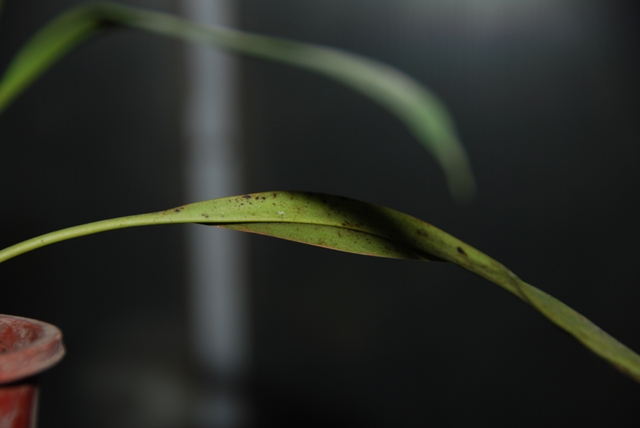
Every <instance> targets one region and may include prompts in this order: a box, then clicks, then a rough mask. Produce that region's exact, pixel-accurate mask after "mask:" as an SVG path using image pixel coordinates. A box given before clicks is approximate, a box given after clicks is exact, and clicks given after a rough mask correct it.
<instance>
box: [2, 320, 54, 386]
mask: <svg viewBox="0 0 640 428" xmlns="http://www.w3.org/2000/svg"><path fill="white" fill-rule="evenodd" d="M2 324H5V325H8V328H13V329H14V330H16V329H18V330H20V332H24V334H29V335H30V336H34V337H29V339H28V342H27V343H26V344H24V343H23V344H20V345H19V346H18V347H15V348H4V347H2V345H1V342H0V384H6V383H11V382H15V381H18V380H21V379H25V378H28V377H31V376H34V375H36V374H38V373H40V372H42V371H44V370H46V369H48V368H50V367H52V366H54V365H55V364H57V363H58V362H59V361H60V360H61V359H62V357H64V354H65V349H64V346H63V344H62V332H61V331H60V329H58V328H57V327H56V326H53V325H51V324H47V323H45V322H42V321H38V320H33V319H30V318H24V317H18V316H14V315H1V314H0V326H1V325H2ZM0 340H1V337H0Z"/></svg>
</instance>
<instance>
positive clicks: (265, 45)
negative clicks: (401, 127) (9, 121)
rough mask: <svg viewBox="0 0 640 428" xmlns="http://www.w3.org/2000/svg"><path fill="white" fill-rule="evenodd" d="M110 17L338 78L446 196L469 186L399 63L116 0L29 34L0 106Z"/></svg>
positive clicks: (433, 101)
mask: <svg viewBox="0 0 640 428" xmlns="http://www.w3.org/2000/svg"><path fill="white" fill-rule="evenodd" d="M114 24H117V25H124V26H129V27H133V28H138V29H143V30H147V31H151V32H155V33H159V34H162V35H165V36H170V37H175V38H179V39H183V40H187V41H192V42H200V43H205V44H209V45H212V46H216V47H220V48H224V49H228V50H230V51H234V52H238V53H242V54H245V55H250V56H254V57H259V58H264V59H269V60H272V61H278V62H282V63H285V64H289V65H292V66H296V67H300V68H304V69H307V70H309V71H313V72H316V73H319V74H321V75H324V76H326V77H329V78H332V79H334V80H336V81H338V82H341V83H343V84H345V85H346V86H348V87H350V88H351V89H353V90H355V91H358V92H360V93H361V94H363V95H365V96H367V97H369V98H371V99H372V100H374V101H376V102H377V103H379V104H380V105H381V106H382V107H384V108H386V109H387V110H388V111H389V112H391V113H392V114H394V115H396V116H397V117H398V118H399V119H400V120H402V121H403V122H404V124H405V125H406V126H407V127H408V128H409V129H410V130H411V132H412V133H413V134H414V135H415V137H416V138H417V139H418V140H419V141H420V142H422V143H423V144H424V145H425V147H426V148H427V149H428V150H429V151H430V152H431V153H432V154H433V156H434V157H435V158H436V160H437V161H438V163H439V164H440V166H441V167H442V168H443V170H444V173H445V175H446V177H447V181H448V184H449V189H450V191H451V193H452V195H453V196H454V197H456V198H457V199H460V200H465V199H468V198H470V197H472V196H473V194H474V192H475V184H474V180H473V175H472V173H471V168H470V166H469V162H468V159H467V155H466V153H465V151H464V149H463V147H462V145H461V144H460V142H459V140H458V137H457V135H456V132H455V129H454V127H453V121H452V119H451V118H450V116H449V114H448V113H447V110H446V108H445V107H444V105H443V104H442V102H441V101H440V100H439V99H438V98H437V97H436V96H435V95H434V94H433V93H431V92H430V91H429V90H428V89H426V88H425V87H424V86H422V85H421V84H419V83H418V82H416V81H415V80H414V79H412V78H410V77H409V76H407V75H406V74H404V73H402V72H400V71H399V70H397V69H395V68H392V67H390V66H388V65H386V64H382V63H380V62H377V61H373V60H371V59H368V58H364V57H361V56H358V55H355V54H351V53H347V52H344V51H341V50H338V49H332V48H328V47H323V46H317V45H312V44H308V43H299V42H294V41H290V40H285V39H280V38H275V37H266V36H259V35H256V34H249V33H244V32H241V31H234V30H229V29H224V28H217V27H208V26H204V25H199V24H195V23H192V22H189V21H186V20H183V19H180V18H177V17H174V16H171V15H167V14H162V13H156V12H149V11H144V10H140V9H136V8H131V7H127V6H123V5H118V4H112V3H94V4H88V5H82V6H79V7H76V8H73V9H71V10H69V11H68V12H66V13H64V14H62V15H60V16H59V17H58V18H56V19H55V20H53V21H52V22H51V23H49V24H48V25H47V26H46V27H44V28H43V29H42V30H40V31H39V32H38V33H37V34H36V35H34V36H33V38H32V39H31V40H30V41H29V42H28V43H27V44H26V45H25V46H24V48H23V49H22V50H21V51H20V52H19V53H18V55H17V56H16V57H15V59H14V60H13V62H12V63H11V64H10V65H9V67H8V68H7V70H6V73H5V75H4V77H3V79H2V80H1V81H0V112H2V110H3V109H4V108H5V107H6V106H7V105H8V104H9V103H10V102H11V101H12V100H13V99H14V98H15V97H16V96H17V95H18V94H20V93H21V92H22V91H23V90H24V89H25V88H26V87H27V86H28V85H29V84H31V83H32V82H33V81H34V80H35V79H37V78H38V77H39V76H40V75H41V74H42V73H44V72H45V71H46V70H47V69H48V68H49V67H51V66H52V65H53V64H54V63H55V62H56V61H57V60H58V59H60V58H61V57H62V56H63V55H64V54H66V53H67V52H68V51H69V50H71V49H73V48H74V47H75V46H77V45H78V44H80V43H81V42H83V41H84V40H86V39H88V38H89V37H91V36H93V35H95V34H97V33H99V32H101V31H103V30H105V29H106V28H108V27H109V26H111V27H112V26H113V25H114Z"/></svg>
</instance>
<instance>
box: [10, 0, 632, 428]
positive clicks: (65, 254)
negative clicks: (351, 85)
mask: <svg viewBox="0 0 640 428" xmlns="http://www.w3.org/2000/svg"><path fill="white" fill-rule="evenodd" d="M72 3H73V2H70V1H69V2H63V1H58V2H55V3H53V2H46V3H43V2H35V1H27V0H23V1H20V2H17V1H9V2H8V4H7V5H6V10H5V11H4V12H3V16H2V18H1V21H0V64H6V63H7V61H8V60H9V58H10V56H11V54H12V53H13V52H15V50H16V46H18V45H19V44H20V43H22V42H23V41H24V40H25V39H26V37H27V36H28V35H29V34H31V33H33V31H34V30H35V29H36V28H37V27H38V26H39V25H41V24H42V23H44V22H46V20H47V19H48V17H50V16H52V15H53V14H54V13H55V12H56V11H58V10H62V9H63V8H64V7H65V6H68V5H70V4H72ZM140 4H142V3H140ZM144 4H146V5H150V6H153V7H156V8H164V9H165V10H176V9H177V8H178V6H179V5H178V4H177V3H175V2H169V1H167V2H164V3H163V2H151V1H149V2H146V3H144ZM483 6H484V7H486V9H482V7H483ZM470 8H473V9H470ZM237 15H238V20H239V24H240V26H241V27H243V28H245V29H248V30H252V31H258V32H264V33H267V34H274V35H281V36H287V37H292V38H296V39H299V40H304V41H312V42H317V43H323V44H329V45H332V46H338V47H342V48H345V49H349V50H354V51H357V52H359V53H362V54H365V55H368V56H371V57H373V58H375V59H379V60H382V61H386V62H389V63H391V64H393V65H395V66H397V67H398V68H400V69H402V70H405V71H406V72H408V73H409V74H410V75H412V76H414V77H415V78H417V79H418V80H419V81H421V82H424V83H425V84H427V85H428V86H429V87H430V88H432V89H433V90H434V91H435V92H436V93H437V94H439V95H440V96H441V97H442V98H443V100H444V101H445V102H446V104H447V105H448V106H449V107H450V108H451V111H452V112H453V115H454V117H455V119H456V122H457V124H458V128H459V132H460V135H461V137H462V140H463V141H464V143H465V145H466V147H467V149H468V151H469V154H470V157H471V160H472V163H473V165H474V168H475V172H476V176H477V179H478V185H479V195H478V199H477V200H476V201H475V202H474V203H473V204H471V205H469V206H458V205H456V204H454V203H453V202H452V201H451V200H450V198H449V197H448V195H447V193H446V188H445V183H444V179H443V177H442V174H441V172H440V171H439V170H438V168H437V166H436V165H435V163H434V162H433V160H432V159H430V158H429V156H428V155H427V154H426V153H425V152H424V150H423V149H421V148H420V146H419V145H418V144H417V143H416V142H415V141H414V140H413V139H412V137H411V136H410V135H409V134H408V132H407V131H406V130H404V129H403V127H402V126H401V125H400V124H399V122H398V121H397V120H396V119H394V118H393V117H391V116H389V115H388V114H387V113H386V112H384V111H383V110H382V109H380V108H379V107H377V106H376V105H374V104H372V103H371V102H369V101H368V100H366V99H364V98H363V97H361V96H359V95H357V94H354V93H352V92H350V91H348V90H346V89H344V88H342V87H340V86H338V85H336V84H334V83H332V82H330V81H327V80H325V79H323V78H320V77H317V76H315V75H312V74H310V73H307V72H303V71H299V70H294V69H290V68H287V67H285V66H280V65H277V64H271V63H266V62H263V61H258V60H251V59H244V60H242V62H241V69H240V73H241V86H240V90H241V106H242V107H241V133H242V144H243V148H244V152H245V159H246V165H247V171H248V172H247V177H246V182H245V183H246V185H245V189H246V190H247V191H261V190H276V189H300V190H312V191H321V192H328V193H337V194H342V195H345V196H349V197H354V198H359V199H363V200H367V201H370V202H374V203H378V204H383V205H387V206H390V207H393V208H396V209H399V210H401V211H405V212H408V213H410V214H413V215H415V216H417V217H420V218H423V219H425V220H427V221H429V222H431V223H433V224H434V225H436V226H438V227H440V228H442V229H444V230H446V231H448V232H450V233H452V234H453V235H455V236H457V237H459V238H461V239H462V240H464V241H466V242H468V243H469V244H471V245H473V246H476V247H477V248H479V249H480V250H482V251H484V252H486V253H488V254H489V255H491V256H493V257H495V258H497V259H498V260H500V261H501V262H503V263H504V264H506V265H507V266H508V267H509V268H511V269H512V270H513V271H514V272H516V273H517V274H518V275H519V276H521V277H522V278H523V279H525V280H526V281H528V282H530V283H532V284H534V285H536V286H538V287H540V288H542V289H543V290H545V291H547V292H549V293H551V294H552V295H554V296H556V297H558V298H559V299H561V300H563V301H565V302H566V303H568V304H569V305H571V306H572V307H574V308H575V309H577V310H578V311H580V312H582V313H583V314H585V315H586V316H588V317H589V318H591V319H592V320H593V321H595V322H596V323H597V324H599V325H600V326H601V327H602V328H604V329H605V330H606V331H608V332H610V333H611V334H613V335H614V336H615V337H617V338H619V339H620V340H621V341H622V342H623V343H625V344H627V345H629V346H630V347H631V348H633V349H636V350H640V334H638V332H639V329H638V325H640V311H638V310H637V304H638V302H639V301H640V291H639V287H638V279H637V262H636V260H637V258H638V255H640V251H639V250H638V246H637V237H638V235H639V232H640V230H639V227H638V221H637V219H638V218H639V217H640V215H639V214H640V213H639V209H638V207H637V204H636V198H637V195H638V193H639V191H640V189H639V187H640V180H639V175H640V172H639V170H638V166H637V165H638V161H639V160H640V148H639V146H638V135H639V133H638V117H639V113H640V104H639V103H638V99H640V84H639V83H638V78H637V76H638V75H639V72H640V64H639V59H638V58H639V55H638V54H639V52H638V48H639V43H640V37H638V10H637V6H636V5H635V3H634V2H631V1H626V2H625V1H606V2H605V1H591V2H583V1H569V0H558V1H555V2H551V1H543V0H540V1H538V2H535V1H533V0H531V1H529V2H515V1H506V0H505V1H497V0H493V1H488V0H487V2H486V3H483V2H470V1H469V2H467V1H463V0H458V1H449V2H447V1H435V0H432V1H426V0H425V1H412V0H403V1H398V0H396V1H390V0H384V1H383V0H377V1H364V0H350V1H346V2H345V1H337V0H327V1H323V2H312V1H300V0H295V1H294V0H290V1H284V0H279V1H272V2H259V1H251V0H244V1H241V2H239V3H238V13H237ZM479 16H484V17H485V18H486V19H487V20H486V21H485V22H486V23H485V24H479V23H478V17H479ZM180 47H181V45H180V44H179V43H176V42H171V41H166V40H164V39H161V38H158V37H155V36H151V35H145V34H140V33H134V32H129V31H124V32H117V33H114V34H110V35H107V36H104V37H101V38H100V39H98V40H95V41H93V42H91V43H89V44H87V45H85V46H83V47H82V48H81V49H80V50H79V51H77V52H75V53H73V54H72V55H71V56H70V57H69V58H66V59H65V60H64V61H62V62H61V63H60V64H59V65H57V66H56V67H55V68H54V69H53V70H51V71H50V72H49V73H48V74H47V75H46V76H44V77H43V78H42V79H41V80H40V81H39V82H37V83H36V84H35V85H34V86H33V87H32V88H31V89H30V90H29V91H28V92H27V93H25V94H24V95H23V97H22V98H21V99H20V100H18V101H17V102H16V103H14V105H12V106H11V108H10V109H8V110H7V111H6V113H5V114H4V115H3V116H2V117H1V118H0V136H1V137H0V138H1V139H2V153H3V155H2V156H0V168H1V170H2V180H1V182H0V186H2V187H1V188H0V195H1V198H2V204H3V207H5V209H3V210H2V213H1V214H0V215H1V216H2V224H3V228H2V234H1V236H0V243H1V244H2V245H3V246H6V245H10V244H12V243H15V242H17V241H19V240H22V239H26V238H29V237H32V236H35V235H37V234H40V233H45V232H48V231H51V230H54V229H58V228H61V227H65V226H69V225H73V224H77V223H82V222H87V221H92V220H97V219H102V218H108V217H113V216H118V215H125V214H130V213H136V212H146V211H152V210H157V209H162V208H167V207H170V206H174V205H179V204H181V203H184V202H187V201H185V200H184V198H183V197H182V196H181V195H182V194H183V192H182V182H181V148H180V147H181V145H180V126H181V123H180V111H181V110H180V109H181V102H182V91H181V85H182V83H183V81H182V72H181V65H180V62H181V60H182V57H181V51H180ZM250 243H251V247H250V248H251V252H250V254H249V255H248V256H249V263H250V268H251V291H252V293H251V299H252V301H251V303H252V319H253V323H252V329H253V330H252V331H253V339H254V340H253V355H252V358H253V369H252V376H251V377H250V380H249V382H248V384H247V385H246V394H247V396H248V400H249V402H250V404H251V407H250V409H251V412H252V413H251V420H252V421H253V424H252V425H253V426H278V427H282V426H355V427H357V426H363V427H364V426H366V427H378V426H379V427H382V426H402V427H405V426H406V427H413V426H424V425H434V426H470V425H472V426H513V425H517V426H540V425H547V426H567V425H570V426H593V427H597V426H614V425H615V426H637V425H638V424H639V422H640V421H639V420H638V418H639V417H638V413H637V411H636V409H637V403H638V400H639V398H640V389H639V388H638V385H637V384H636V383H634V382H632V381H630V380H629V379H627V378H625V377H624V376H622V375H620V374H618V373H616V372H615V370H614V369H612V368H610V367H609V366H608V365H606V364H605V363H603V362H602V361H601V360H599V359H598V358H596V357H595V356H592V355H591V354H589V353H588V352H586V351H585V350H584V349H583V348H582V347H581V346H580V345H578V344H577V343H576V342H575V341H573V340H571V339H570V338H569V337H568V336H567V335H566V334H564V333H562V332H561V331H559V330H557V329H555V328H554V327H553V326H551V324H549V323H548V322H547V321H545V320H544V319H543V318H542V317H541V316H539V315H538V314H536V313H535V312H534V311H532V310H531V309H529V308H527V307H526V306H525V305H524V304H522V303H521V302H519V301H517V300H516V299H515V298H513V297H511V296H510V295H508V294H507V293H505V292H504V291H502V290H500V289H498V288H497V287H495V286H493V285H491V284H489V283H487V282H485V281H483V280H480V279H478V278H475V277H474V276H472V275H471V274H468V273H466V272H463V271H462V270H460V269H456V268H455V267H453V266H448V265H444V264H437V263H431V264H424V263H418V262H403V261H392V260H379V259H369V258H365V257H359V256H351V255H345V254H341V253H334V252H329V251H324V250H321V249H317V248H307V247H304V246H301V245H297V244H291V243H286V242H279V241H276V240H270V239H267V238H263V237H251V238H250ZM182 245H183V244H182V237H181V228H180V227H167V228H157V229H154V230H144V229H138V230H129V231H121V232H115V233H112V234H105V235H102V236H95V237H91V238H88V239H85V240H78V241H74V242H69V243H64V244H60V245H58V246H57V247H52V248H48V249H43V250H39V251H38V252H35V253H33V254H30V255H27V256H24V257H21V258H18V259H16V260H13V261H11V262H9V263H7V264H3V265H2V266H1V267H0V275H2V278H3V280H2V284H3V298H2V302H1V306H0V312H4V313H13V314H19V315H23V316H29V317H34V318H38V319H42V320H45V321H48V322H52V323H54V324H57V325H59V326H60V327H61V328H62V329H63V330H64V331H65V339H66V343H67V346H68V348H69V355H68V356H67V358H66V360H65V361H64V362H63V363H62V364H61V365H60V366H59V367H57V368H56V369H54V370H52V371H51V372H50V373H47V374H46V376H44V378H43V396H42V412H41V416H42V422H41V426H42V427H57V426H94V427H102V426H104V427H111V426H122V424H121V423H119V422H118V421H120V419H118V417H117V416H115V414H116V413H117V412H120V411H124V412H129V413H128V414H129V415H130V418H129V419H128V420H129V422H130V424H131V426H150V427H151V426H157V427H166V426H172V425H171V424H170V423H168V422H167V420H165V421H164V422H162V421H160V422H158V421H155V422H154V421H153V420H150V419H148V418H147V419H144V418H141V417H140V419H139V424H137V425H135V421H136V419H135V418H136V417H139V415H141V414H145V413H144V411H143V410H141V409H143V408H144V406H145V405H148V406H154V405H155V406H156V408H155V412H156V413H157V414H162V411H163V408H162V407H159V406H157V403H158V402H159V401H153V400H146V401H145V399H139V398H136V397H139V396H140V394H143V395H144V393H145V391H147V392H149V390H148V385H149V379H152V380H153V382H156V384H161V385H169V387H174V388H177V387H184V388H185V390H187V391H188V390H190V389H192V388H194V386H193V385H197V383H198V373H197V372H195V371H194V369H193V366H192V364H191V362H190V361H191V359H190V356H189V355H188V352H187V346H186V344H187V340H188V335H189V333H188V331H187V327H186V321H185V320H186V314H185V304H184V302H185V295H186V292H187V291H186V289H185V286H184V277H185V274H184V272H183V270H184V268H183V266H184V263H183V262H184V261H183V259H182V254H183V251H182V249H183V247H182ZM128 381H129V382H130V383H128V384H127V383H126V382H128ZM153 382H152V383H153ZM145 385H147V387H146V388H147V389H145ZM181 385H186V386H181ZM157 389H158V388H156V390H157ZM136 394H137V395H136ZM182 396H183V397H185V396H187V397H188V393H186V392H185V393H184V394H183V395H182ZM186 402H187V404H185V405H186V406H187V407H188V400H186ZM173 426H185V425H173Z"/></svg>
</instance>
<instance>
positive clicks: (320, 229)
mask: <svg viewBox="0 0 640 428" xmlns="http://www.w3.org/2000/svg"><path fill="white" fill-rule="evenodd" d="M114 24H116V25H124V26H131V27H134V28H139V29H143V30H147V31H152V32H156V33H159V34H163V35H167V36H171V37H178V38H182V39H186V40H189V41H196V42H202V43H208V44H212V45H215V46H218V47H222V48H226V49H229V50H231V51H235V52H239V53H243V54H247V55H253V56H258V57H262V58H267V59H271V60H275V61H280V62H284V63H287V64H291V65H294V66H298V67H303V68H306V69H309V70H311V71H315V72H318V73H320V74H323V75H325V76H327V77H330V78H333V79H335V80H337V81H339V82H342V83H344V84H346V85H347V86H349V87H351V88H352V89H354V90H357V91H359V92H361V93H362V94H364V95H366V96H368V97H370V98H371V99H373V100H374V101H376V102H378V103H379V104H381V105H382V106H383V107H385V108H387V109H388V110H389V111H390V112H391V113H393V114H395V115H396V116H397V117H398V118H399V119H400V120H402V121H403V122H404V123H405V124H406V125H407V126H408V127H409V129H410V130H411V131H412V132H413V133H414V135H415V136H416V137H417V138H418V139H419V141H421V142H422V143H423V144H424V145H425V146H426V148H427V149H428V150H429V151H430V152H431V153H432V154H433V155H434V156H435V158H436V159H437V160H438V162H439V164H440V165H441V167H442V168H443V170H444V172H445V175H446V176H447V180H448V183H449V188H450V191H451V193H452V195H453V196H454V197H455V198H458V199H465V198H469V197H470V196H471V195H472V194H473V189H474V185H473V179H472V175H471V173H470V169H469V167H468V165H467V159H466V155H465V154H464V151H463V150H462V148H461V146H460V144H459V143H458V140H457V137H456V135H455V131H454V130H453V127H452V124H451V120H450V119H449V116H448V114H447V113H446V110H445V109H444V107H442V105H441V103H440V102H439V101H438V100H437V98H435V97H434V96H433V95H432V94H430V92H429V91H427V90H426V89H424V88H423V87H421V86H420V85H419V84H417V83H416V82H414V81H413V80H412V79H410V78H408V77H407V76H405V75H404V74H402V73H400V72H398V71H397V70H395V69H392V68H390V67H388V66H385V65H382V64H379V63H376V62H374V61H371V60H368V59H365V58H361V57H358V56H356V55H352V54H348V53H344V52H340V51H337V50H333V49H329V48H323V47H317V46H311V45H306V44H302V43H296V42H291V41H286V40H282V39H274V38H267V37H262V36H256V35H251V34H245V33H241V32H236V31H231V30H226V29H220V28H207V27H203V26H199V25H195V24H191V23H188V22H185V21H183V20H180V19H178V18H174V17H171V16H168V15H164V14H159V13H154V12H146V11H141V10H138V9H133V8H128V7H124V6H118V5H113V4H109V3H96V4H91V5H87V6H82V7H79V8H75V9H73V10H71V11H69V12H68V13H66V14H64V15H62V16H60V17H59V18H58V19H56V20H55V21H54V22H52V23H51V24H49V25H48V26H47V27H45V28H44V29H42V30H41V31H40V32H39V33H37V34H36V35H35V36H34V37H33V38H32V39H31V41H30V42H28V43H27V45H26V46H25V47H24V48H23V49H22V50H21V51H20V53H19V54H18V55H17V56H16V58H15V60H14V61H13V62H12V63H11V64H10V66H9V67H8V69H7V70H6V73H5V75H4V77H3V79H2V81H1V82H0V111H2V110H3V109H4V108H6V106H7V105H8V104H9V103H10V101H11V100H12V99H14V98H15V97H16V96H17V95H19V93H20V92H21V91H23V90H24V89H25V88H26V87H27V86H28V85H29V84H30V83H31V82H32V81H34V80H35V79H36V78H37V77H38V76H39V75H40V74H41V73H43V72H44V71H45V70H46V69H47V68H49V67H50V66H51V65H53V64H54V63H55V61H57V60H58V59H59V58H61V57H62V56H63V55H64V54H65V53H67V52H68V51H70V50H71V49H72V48H73V47H75V46H76V45H77V44H79V43H80V42H82V41H83V40H85V39H87V38H89V37H90V36H92V35H95V34H97V33H98V32H100V31H101V30H102V29H103V28H105V27H106V26H107V25H114ZM173 223H199V224H210V225H216V226H219V227H224V228H227V229H235V230H241V231H247V232H253V233H259V234H264V235H269V236H274V237H279V238H283V239H289V240H294V241H298V242H303V243H306V244H311V245H317V246H322V247H327V248H331V249H336V250H342V251H346V252H352V253H357V254H365V255H372V256H379V257H392V258H405V259H418V260H437V261H446V262H450V263H454V264H457V265H458V266H460V267H462V268H464V269H466V270H469V271H471V272H473V273H475V274H477V275H479V276H481V277H483V278H485V279H487V280H488V281H490V282H493V283H494V284H496V285H498V286H500V287H502V288H504V289H505V290H507V291H509V292H510V293H512V294H514V295H515V296H516V297H518V298H520V299H521V300H523V301H524V302H526V303H528V304H529V305H530V306H532V307H533V308H535V309H536V310H538V311H539V312H540V313H541V314H542V315H544V316H545V317H546V318H548V319H549V320H550V321H551V322H553V323H554V324H556V325H557V326H559V327H560V328H562V329H564V330H565V331H567V332H568V333H570V334H571V335H573V336H574V337H575V338H576V339H577V340H578V341H580V342H581V343H582V344H584V345H585V346H586V347H587V348H588V349H590V350H591V351H592V352H594V353H595V354H597V355H599V356H600V357H602V358H603V359H605V360H606V361H608V362H609V363H610V364H612V365H613V366H614V367H616V368H617V369H619V370H620V371H621V372H623V373H625V374H626V375H628V376H629V377H631V378H633V379H634V380H636V381H638V380H640V356H638V355H637V354H636V353H634V352H633V351H632V350H630V349H629V348H627V347H626V346H624V345H623V344H621V343H620V342H618V341H617V340H615V339H614V338H612V337H611V336H609V335H608V334H607V333H605V332H603V331H602V330H600V329H599V328H598V327H597V326H596V325H594V324H593V323H591V322H590V321H589V320H587V319H586V318H584V317H583V316H582V315H580V314H579V313H577V312H575V311H574V310H572V309H571V308H569V307H568V306H566V305H565V304H563V303H562V302H560V301H558V300H557V299H555V298H553V297H551V296H549V295H548V294H546V293H544V292H543V291H541V290H539V289H537V288H535V287H533V286H531V285H529V284H527V283H525V282H523V281H522V280H520V279H519V278H518V277H517V276H516V275H514V274H513V273H512V272H511V271H509V270H508V269H507V268H505V267H504V266H503V265H501V264H500V263H498V262H497V261H495V260H493V259H491V258H490V257H488V256H486V255H484V254H483V253H481V252H479V251H477V250H475V249H474V248H472V247H470V246H469V245H467V244H465V243H463V242H461V241H459V240H457V239H456V238H454V237H452V236H450V235H448V234H446V233H445V232H443V231H441V230H439V229H437V228H435V227H433V226H431V225H429V224H427V223H424V222H422V221H420V220H418V219H415V218H413V217H410V216H408V215H406V214H402V213H399V212H397V211H394V210H391V209H388V208H383V207H379V206H375V205H371V204H366V203H363V202H358V201H354V200H351V199H347V198H342V197H335V196H328V195H319V194H308V193H292V192H267V193H258V194H250V195H242V196H236V197H231V198H225V199H218V200H214V201H205V202H199V203H195V204H190V205H185V206H181V207H177V208H173V209H170V210H167V211H162V212H158V213H151V214H143V215H136V216H130V217H123V218H117V219H111V220H105V221H101V222H96V223H90V224H86V225H82V226H77V227H72V228H69V229H64V230H60V231H57V232H53V233H50V234H47V235H43V236H40V237H36V238H33V239H31V240H28V241H25V242H22V243H20V244H17V245H14V246H12V247H9V248H6V249H4V250H2V251H0V262H2V261H6V260H8V259H10V258H12V257H15V256H17V255H20V254H23V253H25V252H28V251H31V250H34V249H36V248H40V247H42V246H45V245H49V244H52V243H55V242H59V241H62V240H66V239H71V238H75V237H80V236H85V235H89V234H93V233H98V232H102V231H107V230H114V229H120V228H126V227H134V226H147V225H157V224H173Z"/></svg>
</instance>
